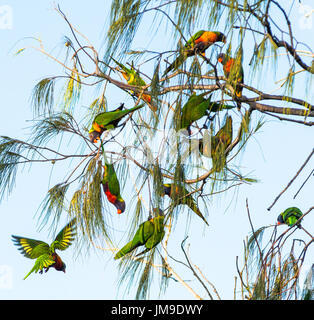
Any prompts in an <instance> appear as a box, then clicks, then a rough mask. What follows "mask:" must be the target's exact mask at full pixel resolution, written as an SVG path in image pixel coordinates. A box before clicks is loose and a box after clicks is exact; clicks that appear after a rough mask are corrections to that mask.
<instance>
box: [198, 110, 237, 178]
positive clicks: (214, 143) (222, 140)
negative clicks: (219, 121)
mask: <svg viewBox="0 0 314 320" xmlns="http://www.w3.org/2000/svg"><path fill="white" fill-rule="evenodd" d="M231 142H232V118H231V116H227V118H226V122H225V124H224V125H223V127H222V128H221V129H220V130H219V131H218V132H217V133H216V134H215V135H214V136H213V137H211V157H212V161H213V168H214V170H215V171H216V172H220V171H221V170H222V169H223V167H224V166H225V164H226V149H227V148H228V146H229V145H230V143H231ZM201 147H202V148H204V146H201ZM203 151H204V150H201V148H200V152H201V153H203Z"/></svg>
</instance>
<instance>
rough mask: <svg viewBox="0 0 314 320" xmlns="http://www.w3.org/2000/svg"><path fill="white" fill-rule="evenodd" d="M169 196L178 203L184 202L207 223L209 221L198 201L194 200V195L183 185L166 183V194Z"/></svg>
mask: <svg viewBox="0 0 314 320" xmlns="http://www.w3.org/2000/svg"><path fill="white" fill-rule="evenodd" d="M165 194H166V195H167V196H169V198H170V199H171V200H173V201H175V204H176V205H179V204H182V205H183V204H184V205H187V206H188V207H189V208H190V209H191V210H192V211H194V212H195V213H196V214H197V215H198V216H199V217H200V218H201V219H202V220H203V221H204V222H205V223H206V224H207V225H208V222H207V221H206V219H205V218H204V216H203V214H202V213H201V211H200V209H199V208H198V207H197V204H196V202H195V201H194V199H193V197H192V195H188V196H186V195H187V194H189V192H188V191H187V190H186V189H185V188H184V187H183V186H175V184H174V183H172V184H170V183H166V184H164V194H163V196H164V195H165Z"/></svg>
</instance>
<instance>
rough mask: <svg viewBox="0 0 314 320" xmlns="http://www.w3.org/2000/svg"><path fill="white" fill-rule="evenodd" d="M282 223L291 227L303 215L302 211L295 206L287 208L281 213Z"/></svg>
mask: <svg viewBox="0 0 314 320" xmlns="http://www.w3.org/2000/svg"><path fill="white" fill-rule="evenodd" d="M281 215H282V218H283V221H284V223H286V224H287V225H288V226H290V227H292V226H293V225H294V224H295V223H296V222H297V221H298V220H299V219H300V218H301V216H302V215H303V213H302V211H301V210H300V209H299V208H297V207H290V208H287V209H286V210H285V211H284V212H282V213H281Z"/></svg>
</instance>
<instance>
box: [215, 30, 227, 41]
mask: <svg viewBox="0 0 314 320" xmlns="http://www.w3.org/2000/svg"><path fill="white" fill-rule="evenodd" d="M217 36H218V38H217V41H221V42H223V43H226V42H227V38H226V36H225V35H224V34H223V33H222V32H217Z"/></svg>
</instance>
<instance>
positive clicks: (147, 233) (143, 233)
mask: <svg viewBox="0 0 314 320" xmlns="http://www.w3.org/2000/svg"><path fill="white" fill-rule="evenodd" d="M153 234H154V223H153V222H151V221H150V220H148V221H145V222H143V223H141V224H140V225H139V227H138V229H137V231H136V233H135V235H134V237H133V239H132V240H131V241H130V242H128V243H127V244H126V245H125V246H124V247H123V248H122V249H121V250H120V251H118V253H117V254H116V255H115V257H114V259H115V260H116V259H119V258H121V257H123V256H125V255H126V254H128V253H129V252H131V251H133V250H134V249H136V248H137V247H139V246H142V245H144V244H145V243H146V242H147V240H148V239H149V238H150V237H151V236H152V235H153Z"/></svg>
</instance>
